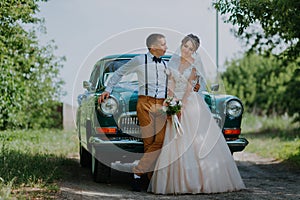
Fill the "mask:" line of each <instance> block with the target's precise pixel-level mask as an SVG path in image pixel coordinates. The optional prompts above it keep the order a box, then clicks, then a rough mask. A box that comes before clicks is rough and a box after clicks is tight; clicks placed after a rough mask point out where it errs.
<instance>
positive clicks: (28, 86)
mask: <svg viewBox="0 0 300 200" xmlns="http://www.w3.org/2000/svg"><path fill="white" fill-rule="evenodd" d="M39 1H42V0H4V1H0V50H1V55H0V68H1V76H0V82H1V88H0V129H2V130H3V129H7V128H13V127H17V128H34V127H48V126H51V120H52V119H53V109H54V108H55V107H56V105H57V102H58V100H59V98H60V97H61V95H62V84H63V81H62V80H61V79H60V78H59V70H60V69H61V68H62V65H61V62H62V61H63V60H64V58H58V57H56V56H55V55H54V50H55V49H56V46H55V45H54V43H53V42H52V43H50V44H48V45H47V46H40V45H39V43H38V39H37V36H36V30H35V29H36V28H42V29H41V30H43V24H42V23H43V19H39V18H37V17H36V16H35V14H36V13H37V12H38V11H39V9H38V2H39ZM28 27H32V28H30V29H29V28H28ZM27 29H29V30H27ZM51 116H52V117H51Z"/></svg>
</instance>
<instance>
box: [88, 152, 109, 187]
mask: <svg viewBox="0 0 300 200" xmlns="http://www.w3.org/2000/svg"><path fill="white" fill-rule="evenodd" d="M91 171H92V176H93V180H94V181H95V182H96V183H108V182H109V181H110V174H111V168H110V167H108V166H106V165H105V164H102V163H101V162H99V161H98V160H97V159H96V158H95V157H94V156H92V170H91Z"/></svg>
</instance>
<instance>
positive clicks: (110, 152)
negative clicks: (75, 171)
mask: <svg viewBox="0 0 300 200" xmlns="http://www.w3.org/2000/svg"><path fill="white" fill-rule="evenodd" d="M136 55H137V54H124V55H111V56H106V57H104V58H102V59H101V60H99V61H98V62H97V63H96V64H95V66H94V68H93V71H92V73H91V76H90V80H89V81H84V82H83V87H84V88H85V89H86V90H85V92H84V93H83V94H80V95H79V96H78V104H79V107H78V111H77V119H76V120H77V130H78V137H79V153H80V164H81V166H83V167H87V166H88V167H90V168H91V172H92V176H93V179H94V181H96V182H106V181H108V180H109V178H110V174H111V173H110V172H111V163H112V162H116V161H117V162H133V161H135V160H138V159H139V158H140V157H141V156H142V154H143V142H142V140H141V138H140V128H139V126H138V119H137V115H136V103H137V98H138V94H137V89H138V81H137V76H136V74H134V73H133V74H129V75H126V76H124V77H123V78H122V80H121V81H120V82H119V83H118V84H117V85H116V86H115V87H114V90H113V92H112V94H111V96H110V98H109V99H107V100H106V101H105V102H103V103H102V104H101V105H99V104H98V101H97V99H98V97H99V95H101V93H102V92H103V91H104V89H105V86H106V84H107V81H108V80H109V78H110V77H111V75H112V74H113V73H114V71H115V70H117V69H118V68H119V67H121V66H122V65H123V64H125V63H126V62H128V61H129V60H130V59H132V58H133V57H134V56H136ZM163 59H164V60H165V61H168V60H169V59H170V56H164V57H163ZM218 88H219V87H218V85H212V86H211V87H210V88H207V90H206V91H199V93H201V94H200V95H202V96H203V98H204V100H205V102H206V103H207V105H208V107H209V108H210V110H211V112H212V114H213V116H214V118H215V120H216V121H217V123H218V124H219V126H220V128H221V130H222V131H223V135H224V137H225V139H226V141H227V144H228V146H229V148H230V150H231V152H232V153H233V152H237V151H242V150H243V149H244V148H245V147H246V146H247V144H248V141H247V140H246V139H244V138H239V136H240V134H241V128H240V127H241V120H242V114H243V105H242V102H241V100H240V99H239V98H237V97H235V96H231V95H224V94H219V93H217V92H216V91H218Z"/></svg>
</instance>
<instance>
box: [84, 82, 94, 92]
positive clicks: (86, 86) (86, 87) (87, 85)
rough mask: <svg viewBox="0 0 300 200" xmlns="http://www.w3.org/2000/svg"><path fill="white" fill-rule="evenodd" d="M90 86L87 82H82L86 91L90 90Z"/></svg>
mask: <svg viewBox="0 0 300 200" xmlns="http://www.w3.org/2000/svg"><path fill="white" fill-rule="evenodd" d="M91 86H92V84H91V83H90V82H89V81H83V88H84V89H87V90H88V91H90V90H91Z"/></svg>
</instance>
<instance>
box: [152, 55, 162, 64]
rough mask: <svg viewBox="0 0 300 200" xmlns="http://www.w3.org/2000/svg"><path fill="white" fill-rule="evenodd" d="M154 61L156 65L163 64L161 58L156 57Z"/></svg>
mask: <svg viewBox="0 0 300 200" xmlns="http://www.w3.org/2000/svg"><path fill="white" fill-rule="evenodd" d="M153 61H154V62H155V63H157V62H159V63H161V58H157V57H156V56H154V57H153Z"/></svg>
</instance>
